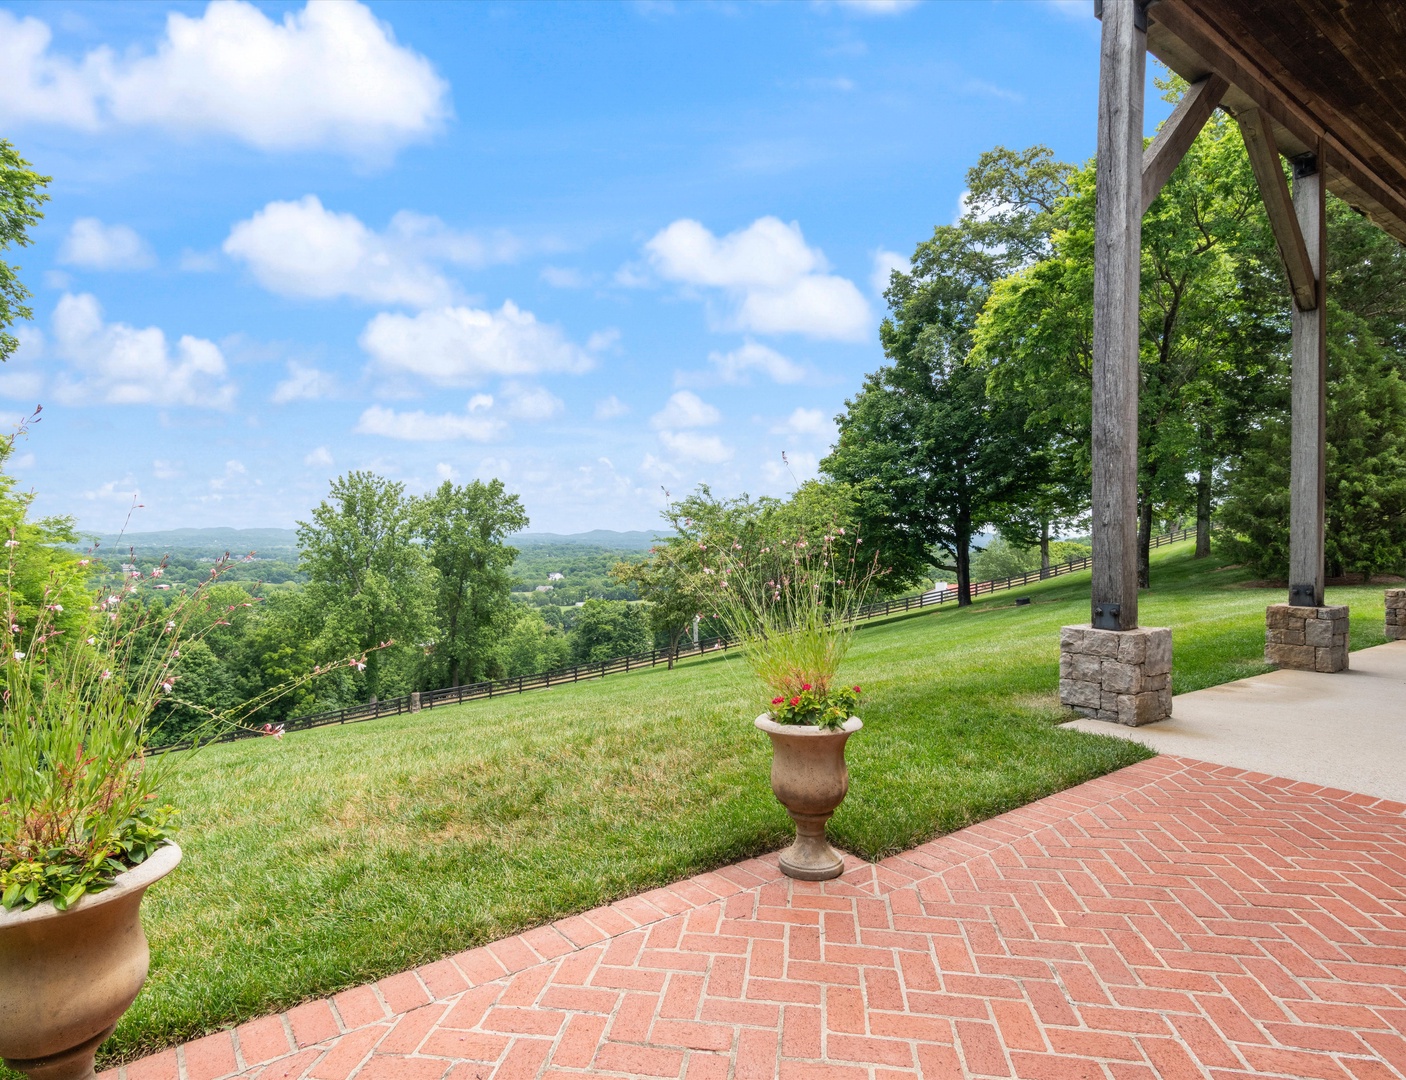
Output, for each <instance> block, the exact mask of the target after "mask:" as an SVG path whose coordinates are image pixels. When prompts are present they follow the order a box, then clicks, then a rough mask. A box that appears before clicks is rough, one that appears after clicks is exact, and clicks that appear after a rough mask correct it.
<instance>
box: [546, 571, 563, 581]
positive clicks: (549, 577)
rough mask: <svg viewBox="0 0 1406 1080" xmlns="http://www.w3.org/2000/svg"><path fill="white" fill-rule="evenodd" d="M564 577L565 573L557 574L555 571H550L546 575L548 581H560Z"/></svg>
mask: <svg viewBox="0 0 1406 1080" xmlns="http://www.w3.org/2000/svg"><path fill="white" fill-rule="evenodd" d="M565 578H566V575H565V574H558V573H556V572H553V573H550V574H548V575H547V580H548V581H562V580H564V579H565Z"/></svg>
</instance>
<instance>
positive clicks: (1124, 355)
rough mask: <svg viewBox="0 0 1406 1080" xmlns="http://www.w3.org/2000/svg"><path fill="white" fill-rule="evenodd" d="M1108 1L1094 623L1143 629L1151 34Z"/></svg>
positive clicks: (1097, 235)
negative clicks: (1140, 505) (1141, 445)
mask: <svg viewBox="0 0 1406 1080" xmlns="http://www.w3.org/2000/svg"><path fill="white" fill-rule="evenodd" d="M1138 13H1139V12H1138V5H1137V3H1136V2H1135V0H1105V2H1104V4H1103V31H1102V44H1101V46H1100V54H1099V82H1098V158H1097V176H1096V178H1095V188H1096V206H1095V210H1094V356H1093V360H1094V373H1093V374H1094V384H1093V514H1092V521H1091V531H1092V536H1091V540H1092V544H1093V596H1092V607H1093V611H1092V616H1093V625H1094V626H1096V627H1102V628H1104V629H1111V630H1133V629H1136V627H1137V446H1138V400H1137V399H1138V331H1139V326H1138V292H1139V289H1140V286H1141V277H1142V273H1141V271H1142V122H1143V85H1144V82H1145V80H1146V75H1147V34H1146V32H1145V31H1143V30H1140V29H1138V27H1137V16H1138Z"/></svg>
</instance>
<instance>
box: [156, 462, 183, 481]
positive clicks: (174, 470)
mask: <svg viewBox="0 0 1406 1080" xmlns="http://www.w3.org/2000/svg"><path fill="white" fill-rule="evenodd" d="M151 475H152V476H154V477H156V479H158V480H174V479H176V478H177V477H178V476H183V475H185V474H184V470H182V468H181V466H180V463H179V462H174V461H163V460H161V459H160V458H157V459H156V460H155V461H153V462H152V463H151Z"/></svg>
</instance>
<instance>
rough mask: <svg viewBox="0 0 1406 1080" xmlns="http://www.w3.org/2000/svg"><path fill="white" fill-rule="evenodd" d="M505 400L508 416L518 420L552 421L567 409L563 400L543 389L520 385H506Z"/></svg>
mask: <svg viewBox="0 0 1406 1080" xmlns="http://www.w3.org/2000/svg"><path fill="white" fill-rule="evenodd" d="M484 396H487V395H484ZM503 399H504V401H505V402H506V411H507V414H508V415H509V416H511V417H513V418H514V419H517V420H550V419H551V418H552V417H553V416H556V415H557V414H558V413H560V412H561V411H562V410H563V409H565V408H566V405H565V403H563V402H562V400H561V398H559V397H556V396H555V395H553V394H551V393H549V392H548V391H546V390H544V389H543V388H542V387H540V386H523V385H522V384H520V383H513V382H510V383H505V384H504V386H503ZM489 400H490V401H491V400H492V398H489ZM469 411H470V412H472V411H473V403H472V402H470V403H469Z"/></svg>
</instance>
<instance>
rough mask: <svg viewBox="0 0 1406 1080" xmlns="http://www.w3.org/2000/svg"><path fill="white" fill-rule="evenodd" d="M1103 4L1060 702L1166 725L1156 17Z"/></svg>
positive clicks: (1168, 655)
mask: <svg viewBox="0 0 1406 1080" xmlns="http://www.w3.org/2000/svg"><path fill="white" fill-rule="evenodd" d="M1095 10H1096V11H1100V12H1101V16H1102V18H1103V45H1102V51H1101V55H1100V68H1099V86H1098V175H1097V196H1098V206H1097V209H1096V216H1095V218H1094V385H1093V474H1094V475H1093V521H1092V532H1093V595H1092V601H1093V611H1092V616H1093V619H1092V622H1093V625H1092V626H1066V627H1063V628H1061V630H1060V634H1059V699H1060V702H1061V703H1062V704H1064V705H1065V706H1067V707H1069V708H1070V709H1073V710H1074V711H1075V712H1078V713H1081V714H1083V715H1084V716H1091V717H1095V718H1097V719H1099V720H1111V721H1114V722H1116V723H1120V724H1132V725H1137V724H1149V723H1153V722H1155V721H1157V720H1163V719H1165V718H1166V717H1167V716H1169V715H1170V714H1171V711H1172V689H1171V677H1172V676H1171V673H1172V632H1171V631H1170V630H1167V629H1165V628H1146V627H1144V628H1139V627H1138V621H1137V447H1138V337H1139V333H1138V330H1139V327H1138V293H1139V290H1140V286H1141V278H1142V273H1141V270H1142V209H1143V185H1144V168H1143V148H1142V122H1143V88H1144V84H1145V80H1146V70H1147V24H1146V22H1145V18H1146V12H1145V10H1144V6H1143V4H1142V3H1140V2H1139V0H1103V2H1102V4H1100V5H1098V7H1096V8H1095ZM1203 89H1204V88H1203ZM1212 89H1213V90H1214V89H1215V88H1214V87H1213V88H1212ZM1197 97H1198V98H1199V97H1200V94H1198V95H1197ZM1212 107H1214V104H1212ZM1191 111H1193V110H1188V111H1184V112H1183V113H1182V115H1183V117H1184V116H1186V115H1188V112H1191ZM1206 112H1207V113H1208V112H1209V110H1206ZM1201 120H1204V116H1202V117H1201ZM1171 134H1172V133H1171V132H1169V136H1170V135H1171ZM1170 141H1171V142H1173V143H1175V142H1177V140H1176V139H1170ZM1153 161H1154V164H1153V165H1152V167H1151V168H1149V169H1148V171H1147V173H1146V176H1147V186H1148V188H1149V191H1150V194H1151V195H1152V196H1155V194H1156V189H1157V188H1158V187H1159V186H1160V182H1161V181H1160V180H1159V179H1158V177H1159V176H1160V177H1161V179H1165V176H1166V174H1167V173H1170V169H1164V168H1163V167H1162V166H1163V165H1165V160H1164V159H1163V158H1162V156H1161V154H1160V153H1157V154H1154V155H1153ZM1156 162H1161V164H1160V165H1159V164H1156ZM1149 201H1150V199H1149Z"/></svg>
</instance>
